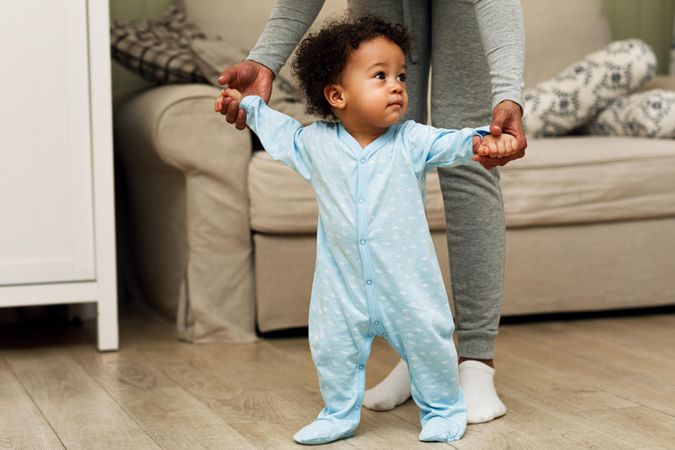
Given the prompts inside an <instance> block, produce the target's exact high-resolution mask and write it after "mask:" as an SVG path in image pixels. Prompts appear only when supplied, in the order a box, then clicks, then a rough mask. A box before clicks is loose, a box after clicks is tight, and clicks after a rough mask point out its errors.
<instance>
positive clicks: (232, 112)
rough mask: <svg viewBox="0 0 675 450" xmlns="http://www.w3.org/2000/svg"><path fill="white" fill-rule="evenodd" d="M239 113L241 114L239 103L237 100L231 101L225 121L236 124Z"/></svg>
mask: <svg viewBox="0 0 675 450" xmlns="http://www.w3.org/2000/svg"><path fill="white" fill-rule="evenodd" d="M238 113H239V102H238V101H236V100H232V101H230V104H229V105H227V112H226V113H225V119H226V120H227V121H228V122H229V123H235V122H236V120H237V114H238Z"/></svg>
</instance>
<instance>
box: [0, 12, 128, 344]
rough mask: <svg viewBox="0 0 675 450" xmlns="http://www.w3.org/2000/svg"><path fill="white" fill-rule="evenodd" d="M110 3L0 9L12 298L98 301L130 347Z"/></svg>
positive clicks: (106, 324) (3, 226)
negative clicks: (120, 252) (122, 286)
mask: <svg viewBox="0 0 675 450" xmlns="http://www.w3.org/2000/svg"><path fill="white" fill-rule="evenodd" d="M108 23H109V22H108V3H107V2H105V1H101V0H89V1H87V0H61V1H57V2H54V1H50V0H25V1H21V2H19V1H15V2H8V3H7V4H5V5H3V13H2V14H1V15H0V61H2V70H0V307H3V306H19V305H39V304H47V303H73V302H96V303H97V309H98V347H99V349H100V350H114V349H117V347H118V334H117V291H116V274H115V238H114V221H115V217H114V195H113V163H112V117H111V116H112V114H111V85H110V56H109V55H110V45H109V35H108V30H109V25H108Z"/></svg>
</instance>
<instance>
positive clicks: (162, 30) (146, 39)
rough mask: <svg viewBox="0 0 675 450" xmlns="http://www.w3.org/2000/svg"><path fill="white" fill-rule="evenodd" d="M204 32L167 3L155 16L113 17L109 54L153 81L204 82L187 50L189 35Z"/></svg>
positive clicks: (200, 36)
mask: <svg viewBox="0 0 675 450" xmlns="http://www.w3.org/2000/svg"><path fill="white" fill-rule="evenodd" d="M205 37H206V36H205V35H204V33H202V32H201V31H200V30H199V29H198V28H197V27H196V26H195V25H193V24H191V23H188V22H187V20H186V17H185V14H184V13H183V12H181V11H180V10H179V9H178V8H176V7H175V6H171V7H170V8H169V9H168V10H167V12H166V13H165V14H164V16H163V17H162V18H160V19H159V20H151V19H139V20H131V21H113V22H112V24H111V25H110V43H111V47H112V57H113V58H114V59H115V60H116V61H118V62H119V63H120V64H122V65H123V66H124V67H126V68H127V69H130V70H131V71H133V72H136V73H138V74H139V75H140V76H141V77H143V78H145V79H146V80H148V81H151V82H153V83H158V84H161V83H204V82H206V79H205V78H204V77H203V76H202V74H201V73H200V72H199V69H198V68H197V64H196V63H195V61H194V58H193V55H192V53H191V52H190V42H191V41H192V40H193V39H204V38H205Z"/></svg>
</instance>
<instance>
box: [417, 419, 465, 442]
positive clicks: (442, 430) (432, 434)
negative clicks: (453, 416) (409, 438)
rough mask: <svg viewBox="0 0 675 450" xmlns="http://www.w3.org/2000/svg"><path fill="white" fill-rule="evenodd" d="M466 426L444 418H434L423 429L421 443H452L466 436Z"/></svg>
mask: <svg viewBox="0 0 675 450" xmlns="http://www.w3.org/2000/svg"><path fill="white" fill-rule="evenodd" d="M465 430H466V425H465V424H464V423H462V425H458V424H456V423H454V422H452V421H450V420H448V419H444V418H443V417H433V418H431V419H429V421H428V422H427V423H425V424H424V427H422V432H421V433H420V437H419V438H420V441H424V442H450V441H456V440H458V439H460V438H461V437H462V436H463V435H464V431H465Z"/></svg>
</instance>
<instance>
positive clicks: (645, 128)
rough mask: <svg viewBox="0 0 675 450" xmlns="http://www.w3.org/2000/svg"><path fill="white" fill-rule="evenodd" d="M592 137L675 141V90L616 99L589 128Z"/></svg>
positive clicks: (656, 91)
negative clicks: (624, 137) (628, 137)
mask: <svg viewBox="0 0 675 450" xmlns="http://www.w3.org/2000/svg"><path fill="white" fill-rule="evenodd" d="M586 130H587V132H588V133H589V134H593V135H602V136H609V135H611V136H634V137H651V138H670V139H674V138H675V91H667V90H664V89H652V90H650V91H646V92H641V93H639V94H633V95H630V96H628V97H622V98H619V99H617V100H615V101H614V102H613V103H612V104H611V105H609V107H607V109H605V110H604V111H602V112H601V113H600V114H599V115H598V116H597V117H596V118H594V119H593V120H592V121H591V123H590V124H588V126H587V127H586Z"/></svg>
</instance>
